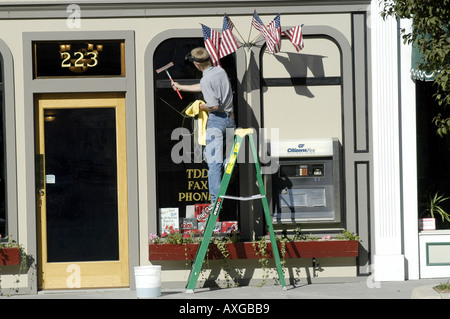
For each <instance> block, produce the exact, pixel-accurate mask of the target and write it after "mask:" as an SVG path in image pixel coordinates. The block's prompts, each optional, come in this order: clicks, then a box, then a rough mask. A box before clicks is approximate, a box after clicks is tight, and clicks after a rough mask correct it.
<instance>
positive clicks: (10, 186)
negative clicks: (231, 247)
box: [0, 0, 419, 293]
mask: <svg viewBox="0 0 450 319" xmlns="http://www.w3.org/2000/svg"><path fill="white" fill-rule="evenodd" d="M254 10H257V12H258V13H259V15H260V17H261V18H262V20H263V21H264V22H265V23H267V24H268V23H269V22H270V21H271V20H272V19H273V17H274V16H275V15H276V14H278V13H280V14H281V27H282V30H288V29H289V28H292V27H294V26H297V25H303V27H302V31H303V37H304V43H305V46H304V48H303V50H301V51H300V52H297V51H296V50H295V48H294V47H293V46H292V44H291V43H290V42H289V40H288V39H287V38H283V39H282V50H281V51H280V52H279V53H277V54H273V55H272V54H268V53H267V52H266V46H265V41H264V39H263V38H262V36H261V35H260V34H259V32H258V31H256V30H255V29H254V28H252V26H251V20H252V16H253V12H254ZM379 11H380V7H379V4H378V2H377V1H372V2H370V1H356V0H349V1H344V2H342V1H339V3H338V2H336V3H333V2H330V1H324V2H322V1H279V2H278V1H277V2H274V1H245V2H243V1H224V2H216V3H214V5H211V4H210V2H207V1H194V2H192V1H177V2H175V1H164V2H160V1H147V0H142V1H134V2H132V3H128V2H126V1H95V2H93V1H57V0H55V1H29V2H20V1H19V2H18V1H2V2H1V3H0V55H1V67H0V70H1V79H2V85H1V90H2V91H1V93H2V112H3V113H2V117H3V139H2V142H3V150H4V154H3V169H4V176H5V178H2V180H3V181H4V184H3V185H2V186H4V194H3V196H4V202H5V208H4V216H3V217H2V218H3V219H4V220H5V222H4V225H3V230H2V233H1V234H2V235H3V236H5V235H9V236H11V237H13V238H14V239H16V240H17V241H18V242H19V243H21V244H22V245H23V246H24V249H25V252H26V254H27V255H28V256H31V258H30V264H29V265H28V267H27V268H26V270H25V272H21V273H20V275H18V276H19V278H20V280H19V283H17V282H16V280H15V279H14V278H15V277H14V276H17V272H16V273H14V271H9V274H4V275H2V277H4V278H5V280H3V279H2V288H4V287H6V288H8V285H9V286H10V287H14V289H17V291H19V292H20V293H36V292H37V291H38V290H40V289H64V288H90V287H131V288H134V277H133V267H135V266H139V265H148V264H151V261H149V256H148V238H149V234H151V233H154V234H160V232H161V229H160V226H161V220H162V219H161V218H162V216H161V215H162V214H163V213H164V212H166V211H169V210H170V209H172V210H173V211H175V212H177V218H178V219H182V218H186V217H188V215H189V214H190V213H191V210H192V208H193V206H194V205H195V204H196V203H199V202H201V203H205V202H207V201H208V198H209V193H208V190H207V185H206V180H207V179H206V177H207V170H206V169H205V166H203V164H202V163H198V162H196V161H183V162H181V163H174V161H173V157H171V154H172V152H173V150H174V146H175V145H176V143H177V142H178V141H179V140H180V139H181V136H182V135H179V136H175V137H173V133H172V132H174V130H175V129H177V128H185V129H187V130H188V131H189V132H192V130H193V127H194V124H193V123H194V122H193V121H192V120H191V119H189V118H186V117H185V116H183V114H182V111H183V110H184V109H185V108H186V107H187V106H188V104H189V103H190V102H192V101H194V100H196V99H199V98H201V96H198V95H194V94H189V93H186V94H183V99H182V100H181V99H179V97H178V96H177V94H176V92H174V91H173V90H172V88H171V86H170V82H169V80H168V78H167V77H166V75H165V74H164V73H156V70H157V69H158V68H161V67H162V66H164V65H167V64H168V63H169V62H173V63H174V66H173V67H171V68H170V69H169V71H170V73H171V75H172V77H173V78H174V79H175V80H177V81H180V82H183V83H197V82H198V81H199V78H200V75H199V74H198V73H196V72H195V70H194V69H193V68H192V65H189V64H188V63H186V62H185V59H184V57H185V55H186V54H187V53H188V52H189V51H190V50H191V49H192V48H194V47H197V46H203V45H204V38H203V33H202V29H201V26H200V23H201V24H205V25H207V26H209V27H211V28H216V29H218V30H221V28H222V21H223V16H224V14H225V13H226V14H227V15H228V16H229V17H230V19H231V20H232V21H233V24H234V35H235V37H236V39H237V41H238V42H239V44H240V45H241V47H240V48H239V49H238V50H237V51H236V52H235V53H233V54H232V55H229V56H227V57H225V58H223V59H222V67H223V68H224V69H225V70H226V71H227V73H228V75H229V77H230V80H231V84H232V87H233V92H234V114H235V119H236V122H237V125H238V126H239V127H253V128H255V129H256V130H257V132H258V138H259V140H260V142H261V145H263V144H264V143H265V142H266V141H268V142H272V144H274V141H275V139H277V140H279V141H289V140H296V141H300V142H302V141H304V140H314V141H318V140H321V139H333V140H335V141H337V143H338V144H337V145H338V146H337V148H336V150H338V151H336V152H337V153H339V156H337V155H336V154H337V153H335V155H336V156H337V157H336V158H335V159H334V162H333V163H334V164H333V165H335V166H333V167H334V171H333V173H334V174H335V176H337V177H336V178H335V179H330V180H328V183H329V185H328V186H332V187H334V191H333V192H334V193H333V194H332V195H330V196H331V197H326V196H328V195H320V196H319V200H318V201H319V202H318V204H316V205H315V206H317V207H319V208H314V209H315V210H313V212H319V211H321V210H320V207H324V206H326V204H325V202H326V203H329V202H331V201H332V200H334V202H335V203H336V205H335V206H334V207H337V209H336V210H334V211H333V213H332V215H331V217H330V216H328V215H327V216H326V217H325V218H316V217H315V216H317V215H314V214H313V215H312V217H311V216H309V217H305V216H306V215H302V213H301V210H299V213H298V215H297V213H295V214H293V215H292V216H293V217H292V216H291V215H289V214H290V213H289V214H288V213H286V214H287V215H283V213H281V215H282V217H280V218H278V219H277V218H276V215H277V208H276V207H277V206H276V203H277V196H278V195H279V194H281V193H279V191H280V189H277V188H276V187H278V186H276V185H279V184H277V183H275V179H276V177H275V176H278V175H277V174H278V173H277V172H278V171H276V172H270V174H265V181H266V183H267V184H266V187H267V191H268V194H269V195H270V196H271V197H270V198H271V209H272V212H271V213H272V214H273V216H274V223H275V228H276V230H278V231H282V230H284V229H291V228H294V227H297V226H300V227H301V228H302V230H303V231H304V232H305V233H313V234H317V235H318V236H321V235H329V234H331V235H335V234H336V233H339V232H342V231H343V230H344V229H345V230H348V231H350V232H354V233H357V234H358V235H359V237H360V239H361V242H360V248H359V253H358V257H357V258H350V257H342V258H325V259H323V260H321V267H322V268H323V271H322V272H320V273H319V275H318V277H319V278H329V279H330V280H331V278H335V277H347V278H359V277H367V276H373V278H374V280H378V281H386V280H406V279H418V278H419V243H418V238H419V237H418V227H417V176H416V173H415V172H416V166H417V164H416V162H415V158H416V138H415V134H414V132H415V125H416V124H415V107H414V106H415V98H414V92H415V87H414V83H413V82H412V80H411V79H410V76H409V74H410V72H409V68H410V63H409V61H410V48H409V47H408V46H404V45H402V44H401V40H400V38H399V34H398V28H399V23H401V24H405V25H406V24H407V23H408V22H403V21H402V22H397V21H394V20H387V21H383V20H382V19H381V17H380V15H379ZM406 26H407V25H406ZM253 39H254V40H253ZM404 61H408V62H407V63H406V62H404ZM192 147H193V146H192ZM192 152H195V150H192ZM289 160H291V161H292V160H299V161H303V160H304V159H301V158H300V157H294V158H288V159H286V162H284V159H281V158H280V165H281V167H284V166H283V165H286V167H288V166H289V165H290V164H289V163H290V162H289ZM316 161H317V159H316ZM319 162H320V163H322V162H321V160H320V161H319ZM302 163H303V164H305V165H310V164H311V162H308V161H306V162H302ZM265 164H267V165H268V166H270V165H271V163H270V162H268V163H265ZM312 164H314V163H312ZM312 164H311V165H312ZM294 165H297V164H294ZM238 167H239V169H238V173H237V175H236V179H235V180H234V182H233V183H232V185H231V186H230V192H232V193H234V194H236V195H247V194H252V193H254V192H255V191H257V188H256V186H255V183H254V173H253V170H254V168H253V166H251V165H248V163H246V161H245V160H244V161H243V162H242V163H240V164H239V166H238ZM322 169H323V167H322ZM325 169H326V170H328V168H327V166H325ZM330 170H331V168H330ZM329 172H331V171H326V174H327V176H328V173H329ZM406 172H408V173H406ZM319 180H320V181H323V180H324V179H320V178H317V179H316V181H319ZM292 194H294V195H295V192H293V193H292ZM311 196H313V195H311ZM333 196H334V197H333ZM278 201H280V198H278ZM224 205H225V204H224ZM280 205H281V204H280ZM305 205H306V204H305ZM305 205H303V206H305ZM281 206H282V205H281ZM299 206H302V205H301V204H299ZM306 206H307V205H306ZM281 215H280V216H281ZM288 215H289V216H290V217H286V216H288ZM221 218H222V220H224V221H226V220H229V221H237V222H238V225H239V229H240V231H241V232H242V237H243V240H246V241H249V240H252V239H253V238H257V237H259V236H263V235H265V226H264V222H263V213H262V209H261V207H259V205H257V204H254V203H251V202H237V203H234V202H233V203H228V202H226V205H225V206H224V209H223V213H221ZM159 264H161V265H162V269H163V277H162V281H163V286H164V285H166V286H176V287H183V286H184V284H185V283H186V279H187V275H188V273H189V270H190V268H189V267H187V266H186V263H185V262H184V261H183V262H180V261H178V262H177V261H163V262H160V263H159ZM216 266H217V265H216ZM288 266H289V267H291V269H294V268H295V269H299V272H300V275H299V276H300V277H299V278H310V277H311V275H310V270H311V261H310V260H300V259H298V260H292V261H289V264H288ZM214 267H215V266H214V265H212V268H214ZM217 267H219V266H217ZM236 267H241V268H242V269H246V270H250V269H252V271H249V273H250V274H248V275H246V276H247V277H246V279H247V280H248V282H251V281H252V280H255V281H258V280H259V279H260V277H261V273H260V272H258V266H257V265H255V262H254V261H251V260H245V259H244V260H239V261H236ZM99 272H101V273H99ZM293 273H294V272H292V271H291V276H292V280H293V279H294V277H295V275H294V274H293ZM73 278H79V279H80V280H79V281H77V280H75V281H74V280H73ZM8 280H10V284H8Z"/></svg>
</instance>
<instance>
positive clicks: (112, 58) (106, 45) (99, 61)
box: [33, 41, 125, 78]
mask: <svg viewBox="0 0 450 319" xmlns="http://www.w3.org/2000/svg"><path fill="white" fill-rule="evenodd" d="M124 47H125V43H124V42H123V41H56V42H37V43H33V51H34V52H33V55H34V59H33V60H34V77H35V78H46V77H78V76H82V77H86V76H124V75H125V69H124Z"/></svg>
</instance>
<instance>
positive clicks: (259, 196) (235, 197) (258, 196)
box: [219, 194, 266, 201]
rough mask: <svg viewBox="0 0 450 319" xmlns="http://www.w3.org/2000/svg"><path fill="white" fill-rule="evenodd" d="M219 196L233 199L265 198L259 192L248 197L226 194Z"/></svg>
mask: <svg viewBox="0 0 450 319" xmlns="http://www.w3.org/2000/svg"><path fill="white" fill-rule="evenodd" d="M219 197H220V198H224V199H234V200H241V201H246V200H254V199H260V198H265V197H266V196H264V195H261V194H256V195H253V196H249V197H238V196H228V195H221V196H219Z"/></svg>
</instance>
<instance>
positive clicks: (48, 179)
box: [45, 174, 55, 184]
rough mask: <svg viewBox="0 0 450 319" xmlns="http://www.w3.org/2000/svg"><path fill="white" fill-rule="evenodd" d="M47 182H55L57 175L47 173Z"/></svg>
mask: <svg viewBox="0 0 450 319" xmlns="http://www.w3.org/2000/svg"><path fill="white" fill-rule="evenodd" d="M45 182H46V183H47V184H55V175H52V174H49V175H45Z"/></svg>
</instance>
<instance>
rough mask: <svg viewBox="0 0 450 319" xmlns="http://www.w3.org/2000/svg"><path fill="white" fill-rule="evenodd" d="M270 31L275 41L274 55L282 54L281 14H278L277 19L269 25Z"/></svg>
mask: <svg viewBox="0 0 450 319" xmlns="http://www.w3.org/2000/svg"><path fill="white" fill-rule="evenodd" d="M269 31H270V34H271V35H272V38H273V39H274V41H275V44H274V47H273V53H277V52H280V49H281V24H280V14H279V13H278V14H277V16H276V17H275V18H273V20H272V21H271V22H270V23H269Z"/></svg>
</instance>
